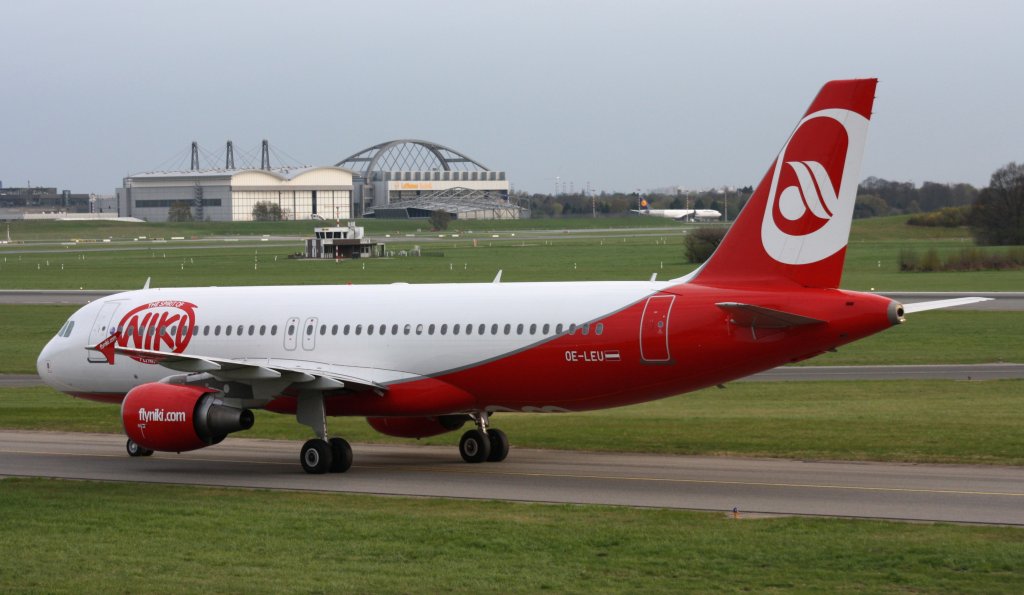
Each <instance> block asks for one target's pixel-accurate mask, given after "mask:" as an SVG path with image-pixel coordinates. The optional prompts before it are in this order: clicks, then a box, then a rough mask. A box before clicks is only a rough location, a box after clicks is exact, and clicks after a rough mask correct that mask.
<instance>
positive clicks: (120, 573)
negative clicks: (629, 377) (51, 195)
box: [0, 479, 1024, 593]
mask: <svg viewBox="0 0 1024 595" xmlns="http://www.w3.org/2000/svg"><path fill="white" fill-rule="evenodd" d="M0 531H2V533H3V536H4V539H3V545H2V546H0V552H2V554H3V555H0V591H3V592H5V593H22V592H76V593H79V592H90V593H92V592H96V593H99V592H103V593H107V592H112V591H126V590H127V591H132V592H157V593H166V592H175V593H210V592H214V593H223V592H246V593H280V592H302V593H309V592H317V593H321V592H356V593H363V592H387V593H392V592H395V593H440V592H446V593H447V592H457V593H462V592H482V591H486V592H529V593H533V592H540V591H552V592H571V593H591V592H597V593H610V592H632V593H641V592H694V591H697V592H705V591H757V592H761V591H783V590H784V591H801V592H865V591H867V592H915V593H939V592H943V593H948V592H977V593H1015V592H1020V590H1021V589H1024V571H1022V569H1024V539H1022V535H1024V533H1022V532H1021V530H1020V529H1016V528H1006V527H967V526H954V525H925V524H901V523H886V522H874V521H846V520H833V519H801V518H776V519H756V520H755V519H747V520H742V519H741V520H739V521H736V520H731V519H728V518H726V517H725V516H724V515H717V514H710V513H695V512H685V511H669V510H634V509H615V508H606V507H597V506H552V505H542V504H532V505H531V504H511V503H503V502H472V501H449V500H435V499H407V498H379V497H370V496H356V495H328V494H294V493H282V492H262V491H251V490H222V489H210V488H193V487H179V486H167V485H161V486H157V485H135V484H99V483H85V482H62V481H53V480H23V479H6V480H2V481H0Z"/></svg>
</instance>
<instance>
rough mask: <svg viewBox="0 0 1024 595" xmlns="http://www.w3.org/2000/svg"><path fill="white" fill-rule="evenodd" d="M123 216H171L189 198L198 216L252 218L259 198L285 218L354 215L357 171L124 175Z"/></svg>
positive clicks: (119, 196) (120, 206) (201, 218)
mask: <svg viewBox="0 0 1024 595" xmlns="http://www.w3.org/2000/svg"><path fill="white" fill-rule="evenodd" d="M117 202H118V212H119V213H120V215H121V216H122V217H138V218H139V219H145V220H147V221H167V220H168V217H169V215H170V212H171V208H172V207H173V206H175V203H185V204H187V205H188V208H189V210H190V211H191V213H192V218H193V219H195V220H198V221H252V220H253V211H254V209H255V208H256V206H257V204H258V203H264V204H267V203H269V204H270V205H273V206H274V207H276V208H279V209H280V213H281V218H282V219H285V220H300V219H348V218H350V217H351V216H352V172H350V171H348V170H345V169H343V168H340V167H330V166H325V167H303V168H278V169H266V170H264V169H220V170H200V171H182V172H152V173H143V174H136V175H133V176H130V177H127V178H125V179H124V185H123V186H122V187H121V188H118V189H117Z"/></svg>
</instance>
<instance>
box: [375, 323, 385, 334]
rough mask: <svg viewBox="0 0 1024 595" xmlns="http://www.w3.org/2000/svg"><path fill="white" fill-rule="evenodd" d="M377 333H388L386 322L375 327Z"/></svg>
mask: <svg viewBox="0 0 1024 595" xmlns="http://www.w3.org/2000/svg"><path fill="white" fill-rule="evenodd" d="M377 334H379V335H386V334H388V325H386V324H382V325H380V328H379V329H377Z"/></svg>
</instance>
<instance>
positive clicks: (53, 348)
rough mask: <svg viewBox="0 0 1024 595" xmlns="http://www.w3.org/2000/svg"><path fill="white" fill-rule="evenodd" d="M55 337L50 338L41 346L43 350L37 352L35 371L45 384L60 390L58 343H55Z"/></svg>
mask: <svg viewBox="0 0 1024 595" xmlns="http://www.w3.org/2000/svg"><path fill="white" fill-rule="evenodd" d="M55 341H56V339H52V340H50V342H49V343H47V344H46V346H45V347H43V350H42V351H40V352H39V357H38V358H37V359H36V372H37V373H38V374H39V378H41V379H42V380H43V382H45V383H46V384H48V385H50V386H52V387H53V388H56V389H57V390H62V386H63V385H62V383H61V382H60V376H59V374H58V371H57V368H58V362H59V361H60V357H59V354H58V351H59V349H58V347H59V346H58V345H55V344H54V343H55Z"/></svg>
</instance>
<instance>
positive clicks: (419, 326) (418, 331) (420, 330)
mask: <svg viewBox="0 0 1024 595" xmlns="http://www.w3.org/2000/svg"><path fill="white" fill-rule="evenodd" d="M416 334H417V335H422V334H423V325H422V324H417V325H416Z"/></svg>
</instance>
